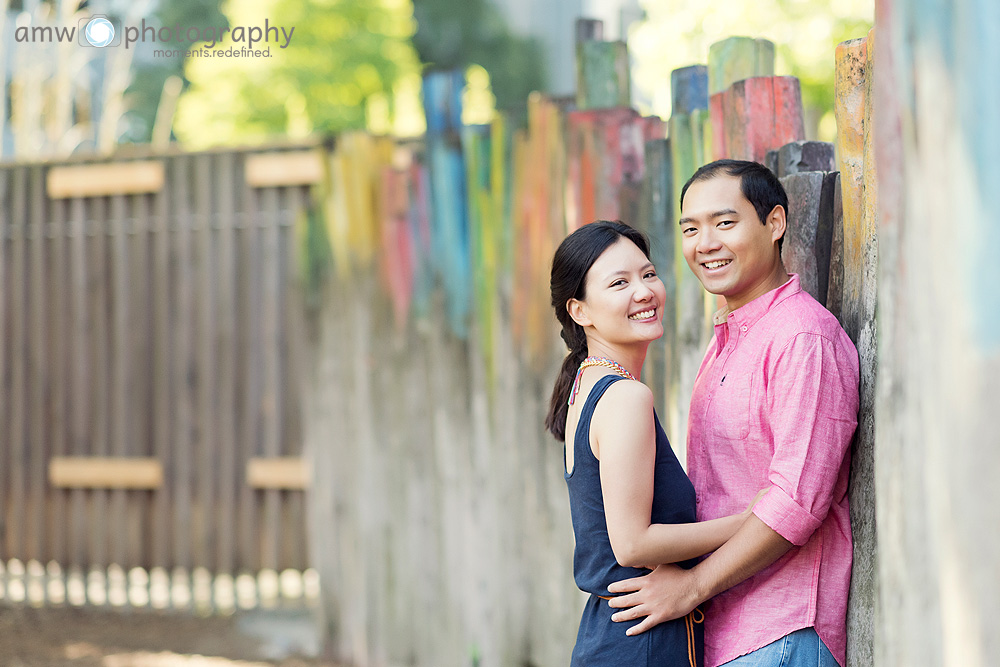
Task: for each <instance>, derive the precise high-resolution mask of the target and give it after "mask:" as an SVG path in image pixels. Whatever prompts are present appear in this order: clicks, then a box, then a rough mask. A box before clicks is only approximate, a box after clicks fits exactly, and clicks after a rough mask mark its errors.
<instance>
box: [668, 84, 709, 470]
mask: <svg viewBox="0 0 1000 667" xmlns="http://www.w3.org/2000/svg"><path fill="white" fill-rule="evenodd" d="M670 90H671V95H672V112H671V115H670V121H669V128H670V154H671V162H672V165H673V166H672V172H673V174H672V175H673V189H674V197H673V200H674V204H673V206H674V211H677V210H678V208H679V205H680V192H681V188H682V187H683V185H684V183H685V182H686V181H687V179H688V178H690V177H691V175H692V174H694V172H695V171H696V170H697V169H698V167H700V166H702V165H703V164H704V163H705V162H706V159H705V129H706V127H705V126H706V122H707V120H708V68H707V67H705V66H704V65H693V66H691V67H683V68H681V69H676V70H674V71H673V72H671V75H670ZM672 233H674V234H678V233H679V232H678V231H677V229H673V230H672ZM672 269H673V272H674V279H675V280H676V285H677V300H676V316H675V317H676V320H675V321H676V331H675V333H674V346H675V347H674V349H675V354H676V356H675V357H674V363H673V364H671V367H670V368H669V369H668V372H670V373H671V380H670V387H671V392H670V393H671V397H670V407H671V409H672V412H671V414H670V416H669V422H670V424H671V427H672V429H671V430H672V432H671V433H669V435H670V439H671V442H672V443H673V445H674V449H675V451H676V452H677V454H678V458H680V459H681V461H682V462H683V461H685V460H686V442H687V436H686V433H687V412H688V398H689V397H690V396H691V390H692V389H693V388H694V378H695V375H697V372H698V366H699V365H700V363H701V358H702V356H703V354H704V352H705V346H706V345H707V344H708V339H709V337H710V335H711V326H710V324H709V322H710V314H711V312H712V310H713V305H712V304H713V303H714V301H710V300H709V299H708V293H707V292H705V290H704V288H703V287H702V286H701V283H700V282H699V281H698V279H697V278H695V276H694V274H693V273H691V271H690V269H689V268H688V266H687V262H686V261H685V260H684V256H683V255H682V254H681V247H680V244H679V243H675V244H674V260H673V267H672Z"/></svg>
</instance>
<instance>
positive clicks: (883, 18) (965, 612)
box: [874, 0, 1000, 666]
mask: <svg viewBox="0 0 1000 667" xmlns="http://www.w3.org/2000/svg"><path fill="white" fill-rule="evenodd" d="M875 17H876V26H877V30H876V34H875V43H876V51H877V54H876V55H877V57H876V60H875V91H874V95H875V103H874V116H875V128H874V130H875V132H876V159H877V161H878V168H879V169H878V174H877V175H878V189H879V202H878V217H879V228H878V231H879V293H878V309H879V320H878V323H879V357H878V384H879V389H878V403H877V406H876V418H877V422H878V431H877V434H876V495H877V497H878V500H879V503H878V507H877V516H878V539H879V598H880V602H881V604H880V605H879V608H880V609H881V610H883V613H882V614H881V615H880V617H877V620H878V621H879V622H878V627H879V629H880V630H881V632H880V633H879V634H878V636H877V642H876V653H875V657H876V661H877V664H886V665H893V664H895V665H911V664H912V665H922V664H944V665H977V666H979V665H994V664H1000V635H998V633H997V632H996V619H997V618H998V615H1000V597H998V595H997V591H998V590H1000V571H998V568H997V567H996V564H997V554H998V553H1000V533H998V531H997V530H995V526H996V525H997V507H998V506H1000V487H998V485H997V484H996V481H995V478H996V471H997V470H998V469H1000V448H998V447H997V441H998V439H997V429H996V416H997V396H998V395H1000V382H998V378H1000V326H998V324H1000V322H998V319H1000V317H998V313H1000V303H998V301H1000V300H998V296H997V290H996V286H997V285H998V284H1000V263H998V262H997V261H996V257H998V256H1000V230H998V228H997V222H996V214H995V208H996V206H995V201H996V192H997V186H996V184H997V183H1000V165H998V162H997V159H996V156H997V155H1000V127H998V125H997V120H996V110H997V109H998V108H1000V88H998V87H997V85H996V82H997V81H1000V6H998V5H997V4H996V3H995V2H991V1H989V0H966V1H964V2H956V3H907V2H899V1H892V2H889V1H887V0H879V1H877V2H876V3H875ZM888 610H891V613H889V611H888Z"/></svg>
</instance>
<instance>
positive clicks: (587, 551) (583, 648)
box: [563, 375, 703, 667]
mask: <svg viewBox="0 0 1000 667" xmlns="http://www.w3.org/2000/svg"><path fill="white" fill-rule="evenodd" d="M622 379H624V378H622V377H619V376H617V375H606V376H604V377H602V378H601V379H599V380H598V381H597V382H596V383H595V384H594V387H593V389H591V390H590V393H589V395H588V396H587V401H586V402H585V403H584V405H583V409H582V410H581V411H580V420H579V423H578V424H577V427H576V432H575V434H574V437H573V472H572V473H570V472H566V473H565V477H566V485H567V487H568V488H569V504H570V512H571V514H572V517H573V533H574V535H575V537H576V548H575V550H574V554H573V575H574V578H575V579H576V585H577V586H578V587H579V588H580V590H582V591H584V592H586V593H590V594H591V595H590V598H589V599H588V601H587V606H586V607H585V609H584V613H583V618H582V620H581V621H580V630H579V633H578V634H577V640H576V646H575V647H574V649H573V660H572V665H573V667H585V666H589V665H601V666H603V667H616V666H619V665H620V666H621V667H626V666H628V667H643V666H647V667H652V666H663V667H673V666H675V665H676V666H677V667H682V666H683V667H688V665H691V664H694V665H700V664H701V659H702V636H703V635H702V632H703V631H702V625H700V623H698V624H695V623H692V615H693V616H694V617H697V618H698V620H699V621H700V620H701V618H702V617H701V615H700V612H698V611H697V610H696V611H695V612H692V615H689V616H687V617H684V618H679V619H676V620H674V621H669V622H667V623H661V624H660V625H658V626H656V627H654V628H653V629H652V630H649V631H647V632H644V633H642V634H641V635H637V636H635V637H628V636H626V635H625V631H626V630H628V628H629V627H631V626H633V625H637V624H638V623H639V621H631V622H622V623H615V622H613V621H612V620H611V614H613V613H614V612H616V611H617V610H616V609H613V608H612V607H610V606H609V605H608V603H607V600H606V599H602V598H607V597H609V596H610V595H611V594H610V593H609V592H608V585H609V584H610V583H611V582H613V581H621V580H622V579H630V578H632V577H638V576H642V575H644V574H647V573H648V572H649V570H644V569H638V568H632V567H623V566H621V565H619V564H618V562H617V561H616V560H615V554H614V552H613V551H612V549H611V541H610V539H609V538H608V526H607V519H606V517H605V515H604V496H603V494H602V492H601V473H600V461H598V460H597V458H596V457H595V456H594V452H593V451H592V450H591V448H590V421H591V418H592V417H593V415H594V409H595V408H596V407H597V402H598V401H599V400H600V399H601V396H603V395H604V392H605V391H607V389H608V387H610V386H611V385H612V384H614V383H615V382H617V381H618V380H622ZM653 419H654V421H655V424H656V463H655V470H654V474H653V507H652V513H651V517H650V518H651V521H652V522H653V523H693V522H694V521H695V520H696V517H695V492H694V486H693V485H692V484H691V481H690V480H689V479H688V477H687V474H685V472H684V469H683V468H682V467H681V465H680V462H679V461H678V460H677V457H676V456H675V455H674V452H673V450H672V449H671V447H670V443H669V441H668V440H667V435H666V433H664V432H663V428H662V427H661V426H660V420H659V419H658V418H657V417H656V413H655V411H654V413H653ZM563 460H564V461H565V456H564V457H563ZM696 562H697V560H691V561H686V562H684V563H678V565H680V566H681V567H685V568H689V567H693V566H694V564H695V563H696Z"/></svg>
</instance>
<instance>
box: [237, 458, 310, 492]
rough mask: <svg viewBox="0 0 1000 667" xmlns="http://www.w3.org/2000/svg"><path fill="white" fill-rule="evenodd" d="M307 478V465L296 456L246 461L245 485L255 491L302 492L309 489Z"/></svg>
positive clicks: (308, 476)
mask: <svg viewBox="0 0 1000 667" xmlns="http://www.w3.org/2000/svg"><path fill="white" fill-rule="evenodd" d="M309 478H310V471H309V466H308V464H307V463H306V461H305V460H304V459H302V458H299V457H297V456H278V457H272V458H253V459H250V460H249V461H247V484H249V485H250V486H251V487H253V488H255V489H292V490H302V489H306V488H308V487H309Z"/></svg>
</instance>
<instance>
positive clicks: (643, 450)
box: [591, 382, 763, 567]
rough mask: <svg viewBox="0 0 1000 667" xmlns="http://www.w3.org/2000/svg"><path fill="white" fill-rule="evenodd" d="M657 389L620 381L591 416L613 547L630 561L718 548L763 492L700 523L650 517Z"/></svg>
mask: <svg viewBox="0 0 1000 667" xmlns="http://www.w3.org/2000/svg"><path fill="white" fill-rule="evenodd" d="M655 428H656V427H655V423H654V421H653V394H652V392H651V391H650V390H649V388H648V387H647V386H646V385H644V384H642V383H639V382H616V383H615V384H614V385H612V386H611V387H610V388H609V389H608V390H607V392H606V393H605V394H604V396H603V397H602V398H601V401H600V402H599V403H598V404H597V408H596V410H595V411H594V416H593V420H592V422H591V433H592V436H593V437H594V439H595V440H596V445H597V447H596V449H597V450H598V451H597V456H598V458H599V459H600V461H601V490H602V493H603V495H604V512H605V515H606V518H607V522H608V537H609V538H610V540H611V549H612V550H613V551H614V553H615V558H616V559H617V560H618V562H619V563H620V564H621V565H624V566H629V567H646V566H655V565H657V564H660V563H676V562H678V561H683V560H688V559H689V558H695V557H697V556H701V555H703V554H706V553H709V552H711V551H715V550H716V549H718V548H719V546H721V545H722V544H723V543H724V542H725V541H726V540H728V539H729V538H730V537H732V536H733V535H734V534H735V533H736V531H737V530H739V528H740V526H742V525H743V522H744V521H746V519H747V517H749V516H750V509H751V508H752V507H753V504H754V503H756V501H757V500H758V499H759V498H760V496H761V495H762V494H763V492H761V494H758V495H757V498H755V499H754V501H753V502H752V503H751V504H750V506H749V507H747V509H746V510H744V511H743V512H740V513H739V514H733V515H731V516H727V517H723V518H721V519H712V520H711V521H700V522H697V523H684V524H662V523H650V516H651V512H652V506H653V473H654V470H655V462H656V431H655Z"/></svg>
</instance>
